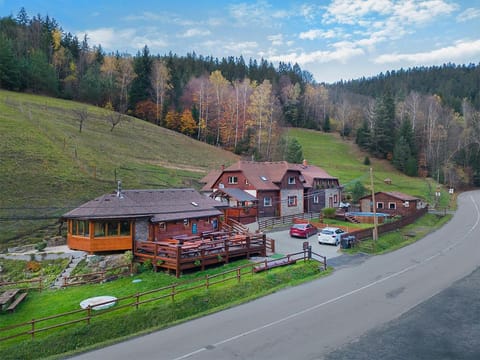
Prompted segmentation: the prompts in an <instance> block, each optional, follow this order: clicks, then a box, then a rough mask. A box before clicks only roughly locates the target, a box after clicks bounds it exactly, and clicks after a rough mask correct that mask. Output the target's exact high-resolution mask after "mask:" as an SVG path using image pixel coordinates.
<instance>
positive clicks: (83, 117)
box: [72, 107, 88, 132]
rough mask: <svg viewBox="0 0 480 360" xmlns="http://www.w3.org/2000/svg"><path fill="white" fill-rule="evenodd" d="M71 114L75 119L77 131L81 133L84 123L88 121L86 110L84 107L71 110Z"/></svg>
mask: <svg viewBox="0 0 480 360" xmlns="http://www.w3.org/2000/svg"><path fill="white" fill-rule="evenodd" d="M72 111H73V114H74V115H75V116H76V117H77V121H78V125H79V129H78V130H79V131H80V132H82V129H83V126H84V125H85V121H87V119H88V109H87V108H86V107H83V108H78V109H73V110H72Z"/></svg>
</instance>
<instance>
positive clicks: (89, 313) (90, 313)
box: [87, 305, 92, 325]
mask: <svg viewBox="0 0 480 360" xmlns="http://www.w3.org/2000/svg"><path fill="white" fill-rule="evenodd" d="M91 316H92V305H88V307H87V324H88V325H90V318H91Z"/></svg>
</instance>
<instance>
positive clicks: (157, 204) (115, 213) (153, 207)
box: [63, 189, 225, 221]
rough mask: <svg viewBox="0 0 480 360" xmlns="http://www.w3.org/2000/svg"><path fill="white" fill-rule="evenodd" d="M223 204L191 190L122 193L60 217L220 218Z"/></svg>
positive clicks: (95, 200)
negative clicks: (218, 216) (216, 216)
mask: <svg viewBox="0 0 480 360" xmlns="http://www.w3.org/2000/svg"><path fill="white" fill-rule="evenodd" d="M223 207H225V205H224V204H222V203H220V202H218V201H215V200H213V199H210V198H208V197H206V196H204V195H201V194H200V193H198V192H197V191H196V190H194V189H162V190H124V191H122V192H121V196H118V195H117V193H112V194H106V195H102V196H100V197H98V198H96V199H94V200H91V201H88V202H86V203H85V204H83V205H81V206H79V207H78V208H76V209H73V210H72V211H69V212H68V213H66V214H64V215H63V218H66V219H121V218H141V217H149V218H152V221H165V220H175V219H185V218H196V217H203V216H214V215H221V214H222V212H221V211H220V210H219V208H223Z"/></svg>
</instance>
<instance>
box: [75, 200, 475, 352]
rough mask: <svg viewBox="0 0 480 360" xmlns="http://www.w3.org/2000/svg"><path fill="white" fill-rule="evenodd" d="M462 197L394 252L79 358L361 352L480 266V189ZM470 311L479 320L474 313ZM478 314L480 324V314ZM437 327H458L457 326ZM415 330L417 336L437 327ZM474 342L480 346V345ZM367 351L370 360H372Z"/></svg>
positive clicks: (415, 324) (440, 325) (363, 260)
mask: <svg viewBox="0 0 480 360" xmlns="http://www.w3.org/2000/svg"><path fill="white" fill-rule="evenodd" d="M458 200H459V210H458V211H457V213H456V214H455V216H454V218H453V219H452V220H451V221H450V222H449V223H448V224H447V225H445V226H444V227H443V228H442V229H441V230H438V231H436V232H435V233H433V234H431V235H429V236H427V237H426V238H424V239H423V240H421V241H419V242H417V243H415V244H412V245H410V246H407V247H405V248H403V249H400V250H398V251H396V252H394V253H390V254H385V255H381V256H374V257H367V258H365V259H362V261H358V262H356V263H354V264H350V265H349V264H345V265H344V266H340V267H339V268H338V269H337V270H336V271H335V272H334V273H333V274H332V275H331V276H328V277H326V278H323V279H319V280H316V281H313V282H310V283H308V284H303V285H301V286H298V287H294V288H289V289H285V290H282V291H279V292H277V293H275V294H272V295H270V296H267V297H264V298H262V299H259V300H256V301H253V302H250V303H247V304H243V305H241V306H237V307H235V308H232V309H229V310H226V311H222V312H220V313H216V314H212V315H210V316H206V317H203V318H201V319H196V320H193V321H190V322H188V323H185V324H181V325H178V326H174V327H171V328H168V329H166V330H163V331H159V332H155V333H153V334H151V335H147V336H143V337H139V338H137V339H133V340H130V341H126V342H123V343H120V344H117V345H114V346H110V347H108V348H105V349H101V350H97V351H93V352H90V353H86V354H83V355H81V356H79V357H77V358H78V359H100V358H101V359H130V358H136V359H150V358H157V359H195V360H198V359H265V360H268V359H275V360H279V359H323V358H328V357H331V358H332V359H335V354H340V355H339V357H336V358H342V356H341V354H342V353H341V352H342V351H344V353H343V354H355V351H357V350H353V352H351V353H349V346H353V345H352V344H355V343H356V342H359V340H360V342H361V340H362V339H367V340H365V341H367V344H368V336H369V334H371V333H372V332H374V331H378V329H382V327H386V326H387V327H388V326H389V324H392V323H389V321H399V320H398V319H402V318H404V317H405V316H407V315H408V314H409V310H411V309H412V308H415V309H418V307H419V306H421V305H420V304H422V303H424V302H425V301H426V300H428V299H430V298H431V297H432V296H433V295H436V294H438V293H440V292H441V291H442V290H444V289H446V288H449V287H451V286H452V285H453V284H455V282H457V281H458V280H460V279H462V278H464V277H466V276H467V275H469V274H471V273H472V272H473V271H474V270H475V269H476V268H477V267H478V266H479V264H480V251H479V246H478V242H479V241H480V239H479V238H480V237H479V229H480V224H479V223H480V191H478V192H469V193H465V194H462V195H460V197H459V199H458ZM340 258H341V257H340ZM333 260H335V259H333ZM457 284H458V283H457ZM459 295H461V293H460V294H459ZM415 309H414V310H412V311H415ZM465 313H467V316H472V314H468V309H465ZM402 315H403V316H402ZM473 316H474V317H476V319H477V320H478V318H479V317H478V312H477V313H475V314H474V315H473ZM476 324H477V325H476V326H477V327H476V330H477V332H478V321H476ZM437 325H438V326H439V327H440V328H442V326H443V327H449V328H450V325H451V323H444V324H441V323H440V324H437ZM456 325H457V326H461V325H462V324H456ZM392 326H393V325H392ZM414 326H415V327H413V328H412V329H410V330H411V331H416V330H417V329H424V327H425V326H429V324H424V323H422V322H415V323H414ZM452 331H455V330H454V329H452ZM447 333H448V332H447ZM477 339H478V337H477ZM360 342H359V343H360ZM466 344H470V346H474V347H475V346H476V348H477V349H478V348H479V346H480V340H477V341H470V342H469V343H468V342H467V343H466ZM432 350H433V349H432ZM366 351H367V355H366V356H365V357H364V358H370V356H369V354H368V347H367V350H366ZM373 351H375V348H372V353H371V354H370V355H371V358H374V356H373V355H374V354H373ZM351 358H352V359H354V358H356V357H355V355H353V357H351ZM397 358H409V357H408V356H407V357H402V356H400V357H397ZM439 358H441V357H439ZM450 358H458V357H456V356H453V357H450Z"/></svg>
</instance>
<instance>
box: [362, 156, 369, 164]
mask: <svg viewBox="0 0 480 360" xmlns="http://www.w3.org/2000/svg"><path fill="white" fill-rule="evenodd" d="M363 165H370V158H369V157H368V156H365V159H364V160H363Z"/></svg>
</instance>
